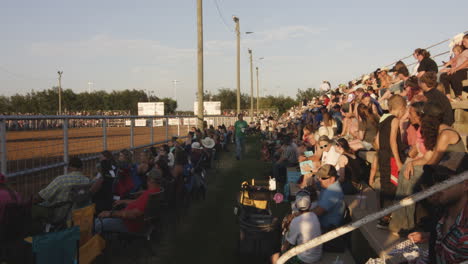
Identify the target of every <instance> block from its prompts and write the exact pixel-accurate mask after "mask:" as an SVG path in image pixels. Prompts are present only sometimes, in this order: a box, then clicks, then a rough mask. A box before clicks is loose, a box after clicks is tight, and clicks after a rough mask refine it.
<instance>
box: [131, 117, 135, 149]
mask: <svg viewBox="0 0 468 264" xmlns="http://www.w3.org/2000/svg"><path fill="white" fill-rule="evenodd" d="M134 130H135V118H131V119H130V149H133V147H134V146H135V139H134V138H133V136H134V133H135V131H134Z"/></svg>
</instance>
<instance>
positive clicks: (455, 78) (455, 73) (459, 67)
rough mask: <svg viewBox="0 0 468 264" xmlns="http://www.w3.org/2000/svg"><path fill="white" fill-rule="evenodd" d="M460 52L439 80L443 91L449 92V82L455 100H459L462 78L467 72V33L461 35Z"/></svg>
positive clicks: (460, 98)
mask: <svg viewBox="0 0 468 264" xmlns="http://www.w3.org/2000/svg"><path fill="white" fill-rule="evenodd" d="M461 48H462V50H463V51H462V52H461V53H460V54H459V55H457V56H456V57H455V58H454V59H455V60H454V61H453V62H452V63H451V66H452V68H450V70H448V71H447V74H443V75H442V76H441V82H442V83H443V84H444V87H445V93H446V94H448V92H449V89H448V87H449V83H450V85H451V86H452V89H453V92H454V94H455V100H457V101H461V100H463V98H462V91H463V84H462V82H463V80H466V79H467V74H468V34H466V35H465V36H464V37H463V41H462V47H461Z"/></svg>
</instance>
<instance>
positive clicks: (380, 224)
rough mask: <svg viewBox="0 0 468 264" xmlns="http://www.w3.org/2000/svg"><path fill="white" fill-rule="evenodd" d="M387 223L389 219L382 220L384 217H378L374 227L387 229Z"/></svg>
mask: <svg viewBox="0 0 468 264" xmlns="http://www.w3.org/2000/svg"><path fill="white" fill-rule="evenodd" d="M388 224H389V221H387V220H384V219H380V220H379V222H378V223H377V225H376V227H377V228H379V229H384V230H388Z"/></svg>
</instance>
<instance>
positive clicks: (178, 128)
mask: <svg viewBox="0 0 468 264" xmlns="http://www.w3.org/2000/svg"><path fill="white" fill-rule="evenodd" d="M180 120H181V119H180V118H178V117H177V136H178V137H180Z"/></svg>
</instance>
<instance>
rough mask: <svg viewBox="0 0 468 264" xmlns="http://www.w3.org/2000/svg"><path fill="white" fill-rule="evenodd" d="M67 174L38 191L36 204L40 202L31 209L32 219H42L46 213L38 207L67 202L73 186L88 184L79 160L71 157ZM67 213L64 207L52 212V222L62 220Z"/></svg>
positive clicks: (88, 181)
mask: <svg viewBox="0 0 468 264" xmlns="http://www.w3.org/2000/svg"><path fill="white" fill-rule="evenodd" d="M67 166H68V172H67V174H64V175H61V176H58V177H57V178H55V179H54V180H53V181H52V182H51V183H49V185H47V187H45V188H44V189H42V190H41V191H39V193H38V197H37V198H36V202H40V204H39V206H36V207H35V208H36V209H34V208H33V212H32V214H33V219H41V218H44V217H45V216H44V214H45V213H46V212H45V211H44V210H43V209H39V208H40V207H42V208H44V207H51V206H53V205H55V204H58V203H61V202H67V201H69V197H70V187H71V186H74V185H81V184H89V183H90V180H89V178H88V177H86V176H85V175H84V174H83V171H82V168H83V162H82V161H81V159H80V158H77V157H73V158H70V161H69V162H68V164H67ZM67 213H68V209H67V208H66V207H64V206H62V207H58V208H56V209H55V210H54V220H56V219H61V218H63V217H64V216H65V215H66V214H67Z"/></svg>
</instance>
